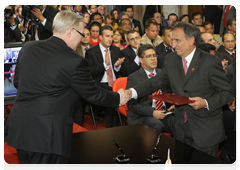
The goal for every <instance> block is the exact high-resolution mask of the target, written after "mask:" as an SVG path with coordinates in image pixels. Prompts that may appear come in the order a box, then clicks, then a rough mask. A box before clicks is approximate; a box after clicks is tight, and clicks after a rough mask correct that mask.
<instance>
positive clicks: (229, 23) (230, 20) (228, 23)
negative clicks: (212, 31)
mask: <svg viewBox="0 0 240 170" xmlns="http://www.w3.org/2000/svg"><path fill="white" fill-rule="evenodd" d="M233 21H236V18H232V19H229V20H227V27H228V26H229V25H232V22H233Z"/></svg>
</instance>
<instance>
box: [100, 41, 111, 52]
mask: <svg viewBox="0 0 240 170" xmlns="http://www.w3.org/2000/svg"><path fill="white" fill-rule="evenodd" d="M99 47H100V50H101V51H102V52H105V50H106V48H105V47H103V46H102V44H101V42H99ZM107 49H108V51H109V50H110V47H108V48H107Z"/></svg>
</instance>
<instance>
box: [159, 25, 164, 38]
mask: <svg viewBox="0 0 240 170" xmlns="http://www.w3.org/2000/svg"><path fill="white" fill-rule="evenodd" d="M164 28H165V27H164V26H162V25H160V30H159V34H158V35H160V36H162V34H163V29H164Z"/></svg>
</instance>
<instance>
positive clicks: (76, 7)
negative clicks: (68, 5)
mask: <svg viewBox="0 0 240 170" xmlns="http://www.w3.org/2000/svg"><path fill="white" fill-rule="evenodd" d="M73 10H74V12H75V13H76V14H78V15H82V14H83V12H82V5H73Z"/></svg>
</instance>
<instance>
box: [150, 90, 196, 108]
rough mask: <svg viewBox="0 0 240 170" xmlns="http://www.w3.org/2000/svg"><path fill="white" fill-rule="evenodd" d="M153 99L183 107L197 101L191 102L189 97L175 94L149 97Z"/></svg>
mask: <svg viewBox="0 0 240 170" xmlns="http://www.w3.org/2000/svg"><path fill="white" fill-rule="evenodd" d="M148 97H149V98H151V99H155V100H162V101H164V102H167V103H172V104H175V105H183V104H188V103H194V102H195V100H189V98H188V97H185V96H180V95H177V94H174V93H165V94H160V95H149V96H148Z"/></svg>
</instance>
